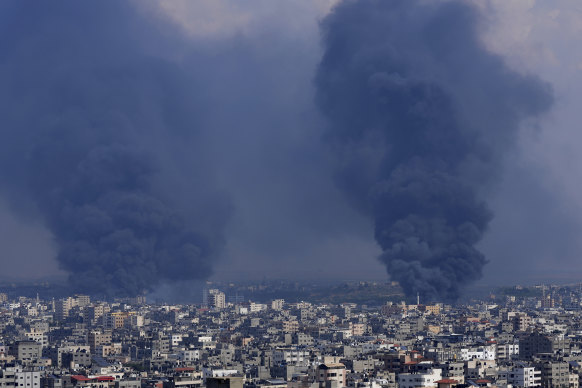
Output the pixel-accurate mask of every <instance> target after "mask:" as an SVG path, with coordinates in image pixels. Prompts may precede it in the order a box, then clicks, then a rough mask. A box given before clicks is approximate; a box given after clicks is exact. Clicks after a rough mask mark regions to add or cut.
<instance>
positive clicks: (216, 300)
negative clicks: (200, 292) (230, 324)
mask: <svg viewBox="0 0 582 388" xmlns="http://www.w3.org/2000/svg"><path fill="white" fill-rule="evenodd" d="M206 305H207V306H208V307H213V308H216V309H223V308H225V307H226V296H225V295H224V292H222V291H220V290H218V289H215V288H214V289H210V290H208V295H207V302H206Z"/></svg>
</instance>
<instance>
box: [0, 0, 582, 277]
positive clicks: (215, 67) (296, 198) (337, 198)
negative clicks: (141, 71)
mask: <svg viewBox="0 0 582 388" xmlns="http://www.w3.org/2000/svg"><path fill="white" fill-rule="evenodd" d="M334 3H335V1H328V0H317V1H314V0H293V1H277V2H275V1H271V0H254V1H237V0H232V1H226V0H201V1H196V2H193V1H188V0H183V1H178V0H175V1H172V2H161V3H160V4H157V3H155V2H153V1H152V2H147V3H144V2H140V1H135V2H134V4H135V6H137V7H140V9H141V11H142V12H144V13H148V14H151V13H153V14H156V15H157V17H158V18H160V19H163V20H164V21H163V22H160V24H159V28H160V29H162V30H165V29H167V26H168V24H172V25H173V27H175V28H178V30H179V31H180V34H183V36H182V38H181V40H180V42H179V43H176V45H177V46H178V48H177V49H175V50H174V51H172V52H171V54H170V55H172V61H176V62H177V63H180V64H181V67H180V69H181V71H184V72H185V73H188V72H190V71H191V76H192V83H191V84H189V85H191V87H192V88H193V89H194V90H195V95H196V108H195V109H196V112H197V115H196V126H198V127H199V128H202V129H200V130H198V131H197V135H196V136H197V137H196V144H197V146H196V150H197V151H198V152H200V153H201V154H203V155H204V158H203V161H201V162H199V163H204V164H205V166H204V170H205V174H204V176H206V172H208V175H212V186H213V187H216V189H217V192H220V193H224V196H225V198H227V199H226V200H225V201H226V202H228V203H229V204H230V205H229V206H230V209H231V210H230V211H229V215H227V216H224V217H223V216H221V219H222V218H224V219H225V220H226V221H225V226H224V233H223V236H224V243H225V245H224V247H223V248H222V249H221V250H220V251H219V253H218V257H216V258H213V259H212V260H213V261H215V263H214V278H228V279H237V278H239V277H244V278H258V279H260V278H263V277H269V278H279V277H290V278H313V279H317V278H336V277H337V278H340V279H348V278H357V279H386V278H387V276H386V273H385V269H384V266H383V265H381V264H380V262H379V261H378V260H377V259H376V257H377V256H378V255H379V253H380V249H379V248H378V247H377V245H376V242H375V241H374V236H373V225H372V221H370V220H369V219H367V218H365V217H363V216H362V215H360V214H359V213H358V212H356V211H355V210H353V209H352V208H351V207H350V206H349V204H348V203H347V201H346V199H345V197H344V196H343V194H342V193H341V192H340V191H339V190H338V189H337V188H336V186H335V185H334V182H333V179H332V175H333V174H332V169H333V167H332V164H331V162H330V156H329V155H328V154H327V153H326V151H325V148H324V147H322V136H323V128H324V125H323V119H322V117H320V114H319V112H318V110H317V108H316V106H315V105H314V101H313V99H314V86H313V77H314V75H315V69H316V66H317V64H318V63H319V61H320V59H321V53H322V46H321V41H320V36H319V24H318V23H319V21H320V20H321V19H322V18H323V17H325V15H326V14H327V13H328V12H329V11H330V9H331V7H332V6H333V4H334ZM471 3H474V2H471ZM479 4H480V8H481V12H482V14H483V16H484V17H483V25H482V26H480V28H481V29H482V39H483V40H484V42H485V43H486V45H487V47H488V48H489V49H490V50H492V51H493V52H495V53H498V54H499V55H501V56H502V57H503V58H504V60H505V61H506V62H507V64H508V65H509V66H510V67H511V68H513V69H514V70H516V71H518V72H520V73H524V74H525V73H533V74H536V75H538V76H539V77H541V78H542V79H544V80H546V81H548V82H550V83H551V84H552V86H553V88H554V96H555V103H554V106H553V108H552V110H551V112H550V113H549V114H547V115H545V116H544V118H543V119H542V121H540V122H527V123H525V125H523V128H522V129H521V132H520V136H519V146H518V148H517V150H515V152H513V153H512V154H511V155H508V156H507V158H506V160H504V161H503V165H504V173H503V178H502V180H501V181H500V182H498V183H497V184H496V185H495V186H494V187H491V188H490V189H489V191H488V193H487V195H488V197H489V201H490V206H491V208H492V210H493V211H494V213H495V218H494V220H493V221H492V223H491V225H490V228H489V231H488V233H487V234H486V236H485V239H484V240H483V241H482V242H481V244H480V247H481V249H482V251H483V252H484V253H485V254H486V256H487V258H488V260H489V261H490V263H489V264H488V265H487V266H486V268H485V276H484V278H483V279H482V281H481V283H484V284H493V283H501V282H511V283H515V282H528V281H535V280H537V279H541V278H544V277H547V278H550V279H560V278H564V277H569V278H571V277H573V276H576V275H582V260H581V259H580V257H579V256H580V253H581V252H582V244H581V243H580V242H579V241H580V239H579V238H578V235H579V234H580V233H581V232H582V224H581V222H580V221H579V220H581V219H582V199H581V197H580V195H579V194H578V193H579V192H580V189H581V188H582V187H580V185H581V184H580V182H582V168H581V167H582V153H580V152H578V149H579V145H578V143H579V142H581V141H582V135H581V134H580V133H579V131H578V127H579V125H580V124H579V121H580V120H579V117H578V116H579V111H580V109H579V108H578V104H579V102H580V101H582V79H581V72H582V47H581V46H580V45H579V44H578V40H579V36H580V33H582V6H580V5H578V2H577V1H576V0H557V1H552V2H544V1H535V0H514V1H505V0H491V1H487V2H482V3H479ZM152 28H155V27H152ZM172 33H174V32H172ZM109 60H111V61H113V62H115V60H116V59H115V58H110V59H109ZM200 144H203V146H200ZM199 148H200V149H199ZM187 149H188V145H187V144H184V146H183V149H182V148H180V149H178V148H175V149H173V150H174V151H176V150H180V151H182V152H186V153H187V152H188V151H187ZM171 154H172V151H167V152H165V153H164V154H163V155H162V157H166V156H164V155H171ZM178 159H179V158H178ZM183 159H184V161H183V163H184V165H182V168H183V169H184V170H185V171H186V172H187V171H188V169H189V168H190V166H188V165H187V164H188V163H191V162H192V161H193V159H191V158H190V157H184V158H183ZM173 163H180V162H179V160H178V161H174V162H173ZM196 168H198V167H195V166H192V169H196ZM181 174H182V175H181ZM183 174H185V172H184V171H182V172H181V173H180V174H177V176H180V177H181V178H180V179H183V177H184V176H186V177H187V174H186V175H183ZM169 175H171V174H169ZM161 179H162V181H164V182H173V181H174V180H175V177H163V178H161ZM185 179H188V178H185ZM168 184H170V183H168ZM192 187H195V185H194V183H192V184H191V185H189V184H187V183H186V184H183V185H180V186H178V187H177V191H178V193H176V195H175V200H176V201H183V202H188V200H189V191H188V190H189V189H191V188H192ZM194 202H197V203H200V202H201V201H200V200H198V199H197V200H195V201H194ZM0 214H1V215H2V216H1V217H0V247H2V250H1V251H0V255H1V256H0V258H1V259H0V260H1V263H2V271H1V272H2V277H13V278H40V277H44V276H52V275H63V273H62V272H61V271H60V270H59V269H58V265H57V263H56V261H55V260H54V256H55V254H56V247H55V244H54V243H53V241H52V236H51V233H50V232H49V231H48V230H47V229H46V228H45V227H44V226H43V222H42V221H40V220H39V219H38V218H37V217H35V216H34V215H33V214H28V215H27V214H23V212H22V211H21V210H20V209H18V208H17V206H15V205H14V204H13V203H11V201H10V200H9V199H8V198H7V199H5V200H4V201H2V202H0ZM197 216H200V217H202V219H204V217H205V216H204V215H203V214H202V215H200V214H197Z"/></svg>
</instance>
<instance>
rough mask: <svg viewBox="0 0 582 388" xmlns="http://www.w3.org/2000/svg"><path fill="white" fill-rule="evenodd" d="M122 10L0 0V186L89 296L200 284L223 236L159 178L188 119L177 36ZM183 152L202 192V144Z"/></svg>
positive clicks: (192, 111) (188, 135)
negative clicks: (48, 236)
mask: <svg viewBox="0 0 582 388" xmlns="http://www.w3.org/2000/svg"><path fill="white" fill-rule="evenodd" d="M132 4H133V3H131V2H118V1H108V0H105V1H97V2H89V3H84V2H78V1H63V2H58V3H50V4H49V3H38V2H32V1H30V2H29V1H5V2H2V4H1V5H0V47H2V50H0V83H1V85H2V88H1V90H0V116H1V120H2V122H1V125H0V154H1V155H0V183H1V188H2V192H3V194H4V195H5V196H7V197H8V198H9V199H10V200H11V201H12V203H13V204H14V206H15V207H17V208H20V209H21V210H22V209H26V210H25V211H26V212H27V213H29V215H30V214H33V215H34V216H38V217H41V218H42V219H43V220H44V222H45V224H46V225H47V227H48V228H49V229H50V231H51V232H52V234H53V236H54V240H55V242H56V245H57V249H58V256H57V259H58V262H59V265H60V267H61V268H62V269H63V270H65V271H66V272H68V273H69V274H70V276H69V278H70V282H71V285H72V286H73V288H75V289H77V290H81V291H83V292H87V293H98V294H107V295H116V296H123V295H136V294H139V293H141V292H144V291H149V290H152V289H153V288H155V287H156V286H157V285H159V284H160V283H161V282H168V281H174V280H188V279H203V278H205V277H207V276H208V275H209V274H210V272H211V260H212V257H213V251H214V249H215V247H216V244H217V242H216V241H214V240H213V239H212V237H215V236H216V235H218V234H220V232H216V233H214V231H212V232H211V233H207V232H208V231H202V230H203V229H204V226H202V225H200V222H199V220H196V219H191V218H189V217H188V216H187V215H188V214H189V209H188V208H187V207H185V206H180V205H178V202H179V201H177V200H175V198H176V195H173V193H172V191H177V190H180V189H181V188H182V187H184V186H180V185H179V184H176V185H175V186H171V185H170V186H168V183H169V182H172V181H171V179H169V178H165V176H166V175H167V174H166V172H168V171H165V170H164V169H167V168H168V167H169V166H170V165H171V163H168V162H167V160H168V159H169V158H171V154H172V152H173V150H175V149H177V147H178V146H177V145H176V144H178V143H180V142H184V141H189V140H191V139H192V138H195V132H196V126H197V120H196V105H195V104H193V103H192V101H194V100H195V96H193V95H192V93H191V90H193V89H194V88H193V86H192V82H191V80H190V79H189V77H188V76H187V75H186V73H185V72H184V70H183V69H182V68H181V66H180V64H179V62H177V61H173V60H172V58H177V57H178V55H177V53H178V52H177V50H175V47H174V46H175V45H174V43H175V42H177V41H179V36H178V35H175V32H174V31H172V29H171V28H169V27H168V26H166V25H165V24H164V22H163V21H162V20H156V19H153V18H152V15H150V14H148V10H147V9H145V8H144V9H142V10H136V9H134V8H133V7H132ZM193 133H194V135H193ZM188 151H189V155H188V157H184V156H183V159H185V160H188V161H190V162H191V163H192V167H191V170H192V175H191V176H189V177H188V178H189V179H192V180H196V181H197V187H198V189H197V191H200V192H203V191H205V190H208V186H209V185H210V184H211V183H210V182H209V181H206V180H204V175H203V174H199V172H200V171H203V167H200V169H199V170H197V168H196V167H195V166H196V165H199V166H203V164H204V163H205V161H204V160H203V158H202V157H198V151H199V149H198V148H197V147H196V145H195V144H194V145H192V147H191V148H190V149H189V150H188ZM174 183H176V182H174ZM188 195H189V196H190V197H191V198H192V202H195V198H196V197H197V195H198V194H197V193H196V192H192V193H188ZM173 199H174V200H173ZM214 205H216V206H222V204H212V205H209V206H214ZM217 213H218V212H217Z"/></svg>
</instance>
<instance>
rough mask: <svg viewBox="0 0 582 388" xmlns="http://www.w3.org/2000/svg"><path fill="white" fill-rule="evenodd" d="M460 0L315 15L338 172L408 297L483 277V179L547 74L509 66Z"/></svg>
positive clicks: (496, 165)
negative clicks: (320, 17)
mask: <svg viewBox="0 0 582 388" xmlns="http://www.w3.org/2000/svg"><path fill="white" fill-rule="evenodd" d="M479 25H480V20H479V15H478V12H477V11H476V9H474V8H472V7H471V6H470V5H468V4H467V3H466V2H460V1H421V0H391V1H382V0H358V1H344V2H342V3H340V4H339V5H338V6H337V7H336V8H335V9H334V11H333V12H332V13H331V14H330V15H329V16H328V17H327V18H326V19H325V20H324V21H323V22H322V26H321V29H322V35H323V45H324V55H323V58H322V60H321V63H320V65H319V69H318V71H317V75H316V79H315V83H316V86H317V102H318V105H319V107H320V109H321V111H322V112H323V113H324V115H325V116H326V117H327V118H328V121H329V127H330V128H329V130H328V134H327V136H326V140H327V141H328V143H329V144H330V146H331V147H332V149H333V152H334V155H335V156H336V162H337V163H336V165H337V169H336V171H337V173H336V181H337V184H338V185H339V186H340V187H341V188H342V189H343V190H344V191H345V192H346V194H347V196H348V198H349V200H350V201H351V202H352V204H353V205H354V206H355V207H357V208H358V209H360V210H361V211H363V212H365V213H366V214H369V215H370V217H372V218H373V219H374V222H375V237H376V241H377V242H378V244H379V245H380V246H381V248H382V250H383V253H382V255H381V256H380V260H381V261H382V262H383V263H385V265H386V269H387V272H388V274H389V275H390V277H391V278H392V279H394V280H397V281H399V282H400V284H401V286H402V287H403V288H404V290H405V292H406V294H407V295H408V296H409V297H412V296H416V293H417V292H418V293H420V294H421V296H422V297H423V299H424V300H427V299H440V300H443V299H445V300H454V299H456V298H458V296H459V293H460V290H461V288H462V286H463V285H466V284H468V283H470V282H472V281H475V280H477V279H479V278H480V277H481V273H482V269H483V266H484V265H485V264H486V262H487V260H486V259H485V257H484V255H483V254H482V253H481V252H480V251H479V250H478V249H477V248H476V244H477V243H478V242H479V241H480V240H481V239H482V236H483V233H484V232H485V231H486V229H487V225H488V223H489V221H490V220H491V218H492V212H491V211H490V210H489V208H488V206H487V204H486V203H485V200H484V195H485V193H484V191H485V190H486V189H487V187H489V186H490V185H491V183H493V182H494V181H495V180H496V178H497V177H498V175H499V172H500V168H501V167H500V166H501V162H502V158H503V154H504V153H506V152H507V151H508V150H510V149H511V147H512V146H513V145H514V142H515V138H516V136H517V132H518V128H519V125H520V123H521V122H522V121H523V120H524V119H526V118H530V117H535V116H537V115H539V114H541V113H543V112H545V111H546V110H547V109H548V108H549V107H550V106H551V104H552V101H553V97H552V93H551V90H550V88H549V86H548V85H547V84H546V83H544V82H542V81H540V80H539V79H537V78H536V77H533V76H524V75H520V74H517V73H515V72H514V71H512V70H511V69H509V68H508V67H507V66H506V65H505V64H504V63H503V61H502V60H501V59H500V58H499V57H497V56H495V55H493V54H491V53H490V52H488V51H487V50H486V49H485V48H484V47H483V44H482V43H481V41H480V39H479V34H478V33H479V31H478V28H479Z"/></svg>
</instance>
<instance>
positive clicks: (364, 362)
mask: <svg viewBox="0 0 582 388" xmlns="http://www.w3.org/2000/svg"><path fill="white" fill-rule="evenodd" d="M202 299H203V303H202V304H199V305H192V304H163V303H156V304H148V303H147V302H146V300H145V298H144V297H140V298H132V299H123V300H115V301H98V300H92V299H91V298H90V297H88V296H86V295H72V296H69V297H66V298H58V299H52V298H51V299H50V300H46V299H43V297H42V295H39V296H37V297H35V298H27V297H12V296H9V295H6V294H4V293H0V301H1V302H0V388H5V387H10V388H20V387H21V388H73V387H79V388H109V387H111V388H142V387H143V388H196V387H207V388H343V387H350V388H397V387H400V388H416V387H436V388H438V387H446V388H448V387H544V388H550V387H579V386H581V381H582V293H581V292H580V289H579V288H577V287H557V286H556V287H551V288H549V289H546V288H545V287H533V288H530V289H524V288H520V287H515V288H513V289H505V290H504V291H502V294H501V295H490V296H489V297H488V298H486V299H484V300H475V301H473V302H472V303H469V304H463V305H447V304H441V303H436V304H428V305H424V304H420V303H418V302H417V303H416V304H407V303H405V302H394V301H386V302H384V303H383V304H381V305H371V304H370V305H368V304H358V303H353V302H344V303H337V304H334V303H313V302H307V301H289V300H284V299H282V298H274V299H271V300H269V301H265V300H260V301H251V300H244V298H243V297H242V296H241V295H238V294H237V296H236V298H230V295H228V293H227V292H225V290H221V289H220V288H219V287H213V288H208V289H205V290H204V292H203V295H202ZM227 300H229V301H233V300H234V301H235V302H227Z"/></svg>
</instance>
